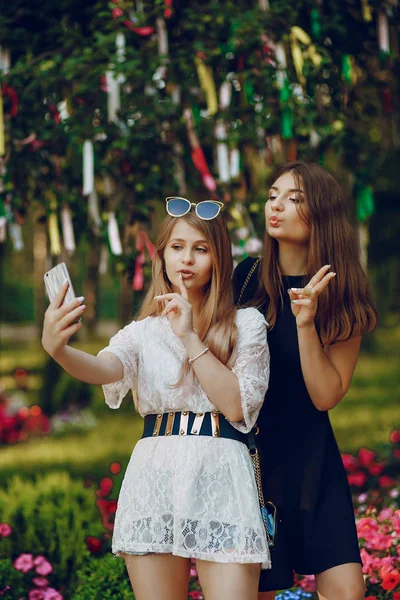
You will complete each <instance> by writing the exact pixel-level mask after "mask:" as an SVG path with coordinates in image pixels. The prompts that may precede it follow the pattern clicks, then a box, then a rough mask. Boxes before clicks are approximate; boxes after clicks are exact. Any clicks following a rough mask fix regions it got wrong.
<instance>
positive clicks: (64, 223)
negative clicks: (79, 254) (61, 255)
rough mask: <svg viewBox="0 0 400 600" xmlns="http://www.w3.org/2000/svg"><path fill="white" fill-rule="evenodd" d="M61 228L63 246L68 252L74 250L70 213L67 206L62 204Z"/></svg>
mask: <svg viewBox="0 0 400 600" xmlns="http://www.w3.org/2000/svg"><path fill="white" fill-rule="evenodd" d="M61 228H62V236H63V242H64V248H65V249H66V251H67V252H68V254H73V253H74V252H75V248H76V246H75V235H74V227H73V225H72V215H71V210H70V208H69V206H63V208H62V209H61Z"/></svg>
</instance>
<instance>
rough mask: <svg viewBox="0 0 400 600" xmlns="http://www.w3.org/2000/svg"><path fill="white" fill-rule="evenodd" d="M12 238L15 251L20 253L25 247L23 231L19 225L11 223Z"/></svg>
mask: <svg viewBox="0 0 400 600" xmlns="http://www.w3.org/2000/svg"><path fill="white" fill-rule="evenodd" d="M10 236H11V239H12V243H13V246H14V250H16V251H17V252H19V251H20V250H22V249H23V247H24V240H23V239H22V229H21V225H20V224H19V223H10Z"/></svg>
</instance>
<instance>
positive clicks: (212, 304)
mask: <svg viewBox="0 0 400 600" xmlns="http://www.w3.org/2000/svg"><path fill="white" fill-rule="evenodd" d="M179 219H183V220H184V221H186V222H187V223H188V225H190V226H191V227H194V228H195V229H197V230H198V231H199V232H200V233H201V234H202V235H203V236H204V238H205V239H206V240H207V242H208V245H209V248H210V252H211V259H212V274H211V279H210V281H209V283H208V284H207V286H206V288H205V290H204V295H203V299H202V303H201V308H200V327H199V337H200V339H201V340H202V341H203V342H204V343H205V344H206V345H207V346H208V347H209V348H210V351H211V352H212V353H213V354H214V356H216V357H217V358H218V360H220V361H221V362H222V363H223V364H224V365H226V366H228V367H232V366H233V364H234V362H235V359H236V339H237V328H236V323H235V319H236V308H235V306H234V302H233V293H232V284H231V278H232V271H233V259H232V247H231V242H230V239H229V232H228V228H227V226H226V224H225V222H224V220H223V218H222V216H221V215H218V216H217V217H216V218H215V219H212V220H210V221H204V220H203V219H200V218H199V217H198V216H197V215H196V213H195V212H193V211H190V212H189V213H187V214H186V215H184V216H183V217H178V218H177V217H171V216H167V217H166V218H165V219H164V221H163V222H162V223H161V228H160V232H159V235H158V239H157V242H156V247H155V254H154V260H153V277H152V283H151V285H150V289H149V291H148V293H147V295H146V297H145V299H144V301H143V304H142V306H141V310H140V313H139V315H138V319H139V320H141V319H145V318H146V317H149V316H152V317H153V316H156V315H157V306H156V303H155V301H154V296H159V295H161V294H168V293H170V292H172V286H171V282H170V281H169V279H168V277H167V274H166V271H165V263H164V251H165V248H166V246H167V244H168V241H169V240H170V239H171V235H172V232H173V229H174V227H175V225H176V224H177V222H178V220H179ZM190 371H191V367H190V364H189V362H188V361H186V362H185V363H184V366H183V371H182V376H181V378H180V379H179V381H178V384H177V385H179V383H180V382H181V381H182V377H183V376H185V375H187V374H188V373H190Z"/></svg>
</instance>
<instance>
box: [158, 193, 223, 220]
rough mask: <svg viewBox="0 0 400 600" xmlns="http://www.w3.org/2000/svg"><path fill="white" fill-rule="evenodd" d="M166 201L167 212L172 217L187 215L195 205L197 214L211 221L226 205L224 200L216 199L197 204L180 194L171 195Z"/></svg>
mask: <svg viewBox="0 0 400 600" xmlns="http://www.w3.org/2000/svg"><path fill="white" fill-rule="evenodd" d="M165 202H166V203H167V213H168V214H169V215H170V216H171V217H183V216H184V215H187V213H188V212H189V211H190V210H191V208H192V206H195V207H196V208H195V212H196V215H197V216H198V217H199V218H200V219H203V221H211V219H215V217H218V215H219V213H220V212H221V209H222V208H223V206H224V205H223V203H222V202H217V201H216V200H203V202H199V203H198V204H196V203H195V202H190V201H189V200H187V199H186V198H181V197H180V196H169V197H168V198H166V199H165Z"/></svg>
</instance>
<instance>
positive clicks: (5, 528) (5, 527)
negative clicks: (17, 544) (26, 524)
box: [0, 523, 12, 537]
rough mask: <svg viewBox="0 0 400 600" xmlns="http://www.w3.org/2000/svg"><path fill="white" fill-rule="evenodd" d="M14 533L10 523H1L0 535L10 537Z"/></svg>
mask: <svg viewBox="0 0 400 600" xmlns="http://www.w3.org/2000/svg"><path fill="white" fill-rule="evenodd" d="M11 534H12V528H11V527H10V526H9V524H8V523H0V537H1V536H2V537H8V536H9V535H11Z"/></svg>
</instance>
